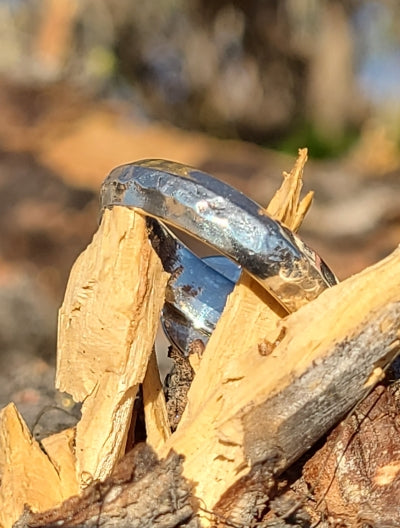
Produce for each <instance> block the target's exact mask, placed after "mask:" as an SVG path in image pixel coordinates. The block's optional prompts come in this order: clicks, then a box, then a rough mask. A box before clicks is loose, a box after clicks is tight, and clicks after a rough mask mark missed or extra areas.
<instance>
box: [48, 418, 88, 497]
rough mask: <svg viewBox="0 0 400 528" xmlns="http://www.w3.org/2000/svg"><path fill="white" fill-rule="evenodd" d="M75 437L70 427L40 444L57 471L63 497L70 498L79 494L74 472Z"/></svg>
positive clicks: (73, 430)
mask: <svg viewBox="0 0 400 528" xmlns="http://www.w3.org/2000/svg"><path fill="white" fill-rule="evenodd" d="M75 435H76V428H75V427H71V428H70V429H65V430H64V431H61V432H60V433H56V434H53V435H51V436H48V437H47V438H43V440H42V442H41V443H42V447H43V449H44V450H45V452H46V454H47V456H48V457H49V459H50V461H51V463H52V464H53V466H54V467H55V468H56V470H57V473H58V475H59V477H60V481H61V487H62V490H63V494H64V496H65V497H72V495H76V494H77V493H79V485H78V480H77V477H76V470H75V466H76V459H75Z"/></svg>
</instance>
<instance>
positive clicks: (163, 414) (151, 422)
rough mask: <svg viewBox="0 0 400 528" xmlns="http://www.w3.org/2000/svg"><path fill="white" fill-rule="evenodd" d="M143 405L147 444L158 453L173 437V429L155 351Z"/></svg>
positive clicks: (146, 380)
mask: <svg viewBox="0 0 400 528" xmlns="http://www.w3.org/2000/svg"><path fill="white" fill-rule="evenodd" d="M143 404H144V414H145V420H146V434H147V439H146V442H147V443H148V444H149V445H150V446H151V447H152V448H153V449H155V450H156V451H157V450H159V449H160V448H161V446H162V445H164V443H165V442H166V440H167V439H168V438H169V437H170V436H171V428H170V425H169V420H168V412H167V406H166V404H165V396H164V391H163V387H162V384H161V380H160V373H159V371H158V365H157V357H156V353H155V350H154V349H153V351H152V353H151V356H150V359H149V363H148V365H147V371H146V376H145V378H144V380H143Z"/></svg>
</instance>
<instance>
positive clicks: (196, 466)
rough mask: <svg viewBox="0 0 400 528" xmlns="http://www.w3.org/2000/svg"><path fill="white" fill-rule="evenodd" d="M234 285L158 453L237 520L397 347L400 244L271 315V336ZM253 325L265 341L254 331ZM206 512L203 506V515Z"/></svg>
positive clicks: (261, 315)
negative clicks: (171, 456) (172, 457)
mask: <svg viewBox="0 0 400 528" xmlns="http://www.w3.org/2000/svg"><path fill="white" fill-rule="evenodd" d="M244 287H245V286H244V285H240V286H239V288H237V289H236V290H235V291H234V292H233V294H232V295H231V296H230V298H229V299H228V303H227V306H226V308H225V311H224V313H223V315H222V318H221V320H220V322H219V323H218V325H217V328H216V330H215V332H214V334H213V335H212V337H211V339H210V341H209V344H208V346H207V348H206V350H205V352H204V355H203V359H202V362H201V365H200V368H199V370H198V372H197V375H196V377H195V378H194V381H193V383H192V386H191V388H190V390H189V393H188V405H187V409H186V411H185V413H184V415H183V418H182V421H181V423H180V425H179V427H178V429H177V431H176V433H174V434H173V435H172V436H171V437H170V439H169V440H168V441H167V443H166V444H165V446H164V448H163V450H162V454H163V455H164V456H165V455H166V454H167V453H168V452H169V450H174V451H176V452H177V453H180V454H182V455H183V456H184V457H185V458H184V465H183V471H184V475H185V476H186V477H187V478H188V479H190V480H191V481H193V482H194V483H195V489H194V494H195V496H196V497H197V498H198V499H199V500H200V502H201V504H202V505H203V506H204V509H205V510H207V511H208V512H210V511H214V513H216V514H218V515H222V516H225V517H229V519H230V521H232V522H236V523H243V524H246V523H249V522H250V520H251V518H253V515H254V509H255V508H256V507H257V504H258V503H259V502H260V500H261V502H262V500H264V502H265V500H266V498H267V495H268V487H269V486H268V482H269V478H270V479H271V478H272V477H273V476H275V475H277V474H279V473H280V472H282V471H283V470H284V469H286V468H287V467H288V466H289V465H290V464H291V463H292V462H294V461H295V460H296V459H297V458H298V457H299V456H301V455H302V454H303V453H304V452H305V451H306V450H307V449H308V448H309V447H311V445H312V444H313V443H314V442H315V441H316V440H317V439H318V438H320V437H321V436H322V435H323V434H324V432H326V431H327V430H328V429H329V428H330V427H332V425H333V424H334V423H336V422H337V421H338V420H339V419H340V418H341V417H342V416H343V415H344V414H345V413H346V412H347V411H348V410H349V409H351V408H352V406H353V405H354V404H355V403H356V402H357V401H359V400H360V399H361V398H362V397H363V396H364V395H365V393H366V391H368V390H369V388H370V386H371V378H370V376H371V374H373V372H374V370H375V369H376V368H379V367H384V366H385V365H386V364H387V363H388V362H390V361H391V360H392V359H393V356H394V355H395V354H397V350H398V346H399V316H400V248H398V249H397V250H396V251H395V252H394V253H393V254H391V255H390V256H389V257H387V258H386V259H385V260H383V261H382V262H379V263H378V264H376V265H375V266H372V267H371V268H369V269H367V270H365V271H363V272H362V273H360V274H358V275H356V276H354V277H352V278H350V279H347V280H346V281H344V282H342V283H341V284H339V285H337V286H335V287H334V288H331V289H329V290H327V291H325V292H324V293H323V294H322V295H321V296H320V297H318V298H317V299H316V300H314V301H313V302H312V303H310V304H308V305H306V306H304V307H302V308H301V309H300V310H299V311H298V312H296V313H293V314H291V315H290V316H288V317H286V318H284V319H282V320H281V321H280V322H278V324H276V327H275V336H276V340H275V342H274V341H273V340H271V337H270V336H271V333H270V332H271V320H270V319H268V318H266V316H265V310H264V312H263V311H262V310H259V311H258V312H257V313H255V314H254V310H253V308H254V305H248V304H247V303H246V294H249V291H242V290H243V289H244ZM258 293H259V295H262V292H258ZM263 325H264V327H265V332H266V333H267V332H269V333H268V334H267V335H268V338H267V341H265V340H264V341H262V340H260V339H259V336H261V334H262V327H263ZM254 335H256V336H255V337H254ZM266 343H267V344H268V345H269V346H267V347H265V346H263V345H265V344H266ZM265 350H267V352H265ZM373 379H376V378H373ZM299 439H301V441H299ZM250 482H251V485H252V487H253V490H254V489H255V490H256V491H253V492H252V490H251V489H250V491H249V483H250ZM263 494H264V498H263V499H262V495H263ZM241 495H242V496H244V497H245V499H243V501H242V502H241V503H240V499H241ZM260 496H261V498H260ZM238 501H239V503H240V508H238V511H237V515H232V510H233V509H234V507H233V505H234V503H235V502H236V503H237V502H238ZM244 502H245V503H246V507H244ZM213 520H215V519H214V517H213V515H209V514H207V513H205V514H204V518H203V522H204V523H205V524H206V523H207V522H213Z"/></svg>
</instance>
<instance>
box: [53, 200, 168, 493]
mask: <svg viewBox="0 0 400 528" xmlns="http://www.w3.org/2000/svg"><path fill="white" fill-rule="evenodd" d="M167 279H168V274H167V273H165V272H164V271H163V268H162V264H161V262H160V260H159V258H158V255H157V254H156V253H155V251H154V250H153V248H152V247H151V244H150V242H149V240H148V237H147V230H146V222H145V219H144V218H143V217H141V216H139V215H137V214H136V213H134V212H133V211H132V210H129V209H126V208H115V209H113V210H112V211H105V213H104V216H103V219H102V222H101V225H100V227H99V229H98V231H97V233H96V234H95V235H94V237H93V241H92V243H91V244H90V245H89V246H88V248H87V249H86V250H85V251H84V252H83V253H82V254H81V255H80V256H79V258H78V259H77V261H76V262H75V264H74V266H73V268H72V271H71V275H70V278H69V281H68V285H67V289H66V293H65V298H64V302H63V305H62V307H61V309H60V313H59V325H58V351H57V377H56V386H57V388H58V389H60V390H61V391H64V392H68V393H69V394H71V395H72V397H73V398H74V399H75V400H76V401H83V405H82V418H81V420H80V422H79V423H78V425H77V429H76V451H75V452H76V470H77V474H78V480H79V482H80V485H81V487H85V486H86V485H87V484H88V483H90V482H91V481H92V480H96V479H101V480H104V478H106V477H107V476H109V475H110V474H111V472H112V470H113V469H114V467H115V465H116V463H117V461H118V460H119V459H120V458H121V457H122V455H123V454H124V449H125V443H126V436H127V433H128V429H129V424H130V417H131V414H132V408H133V403H134V400H135V397H136V393H137V390H138V387H139V384H140V383H142V382H143V379H144V377H145V374H146V369H147V364H148V361H149V358H150V355H151V353H152V350H153V345H154V340H155V335H156V330H157V326H158V320H159V314H160V311H161V308H162V306H163V303H164V291H165V285H166V281H167Z"/></svg>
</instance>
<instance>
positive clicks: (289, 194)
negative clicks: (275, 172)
mask: <svg viewBox="0 0 400 528" xmlns="http://www.w3.org/2000/svg"><path fill="white" fill-rule="evenodd" d="M307 153H308V151H307V149H306V148H303V149H299V154H298V158H297V160H296V163H295V165H294V167H293V169H292V170H291V171H290V173H287V172H284V173H283V183H282V185H281V187H280V188H279V189H278V190H277V191H276V193H275V195H274V197H273V198H272V200H271V201H270V203H269V204H268V207H267V208H266V210H267V212H268V213H269V214H270V215H271V216H272V217H273V218H275V220H279V221H280V222H282V224H284V225H285V226H286V227H288V228H289V229H291V230H292V231H295V232H296V231H298V229H299V227H300V226H301V224H302V222H303V220H304V217H305V215H306V214H307V211H308V210H309V208H310V207H311V203H312V200H313V196H314V193H313V192H312V191H310V192H309V193H307V194H306V196H305V197H304V198H303V199H302V200H301V201H300V193H301V190H302V188H303V172H304V166H305V164H306V162H307Z"/></svg>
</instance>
